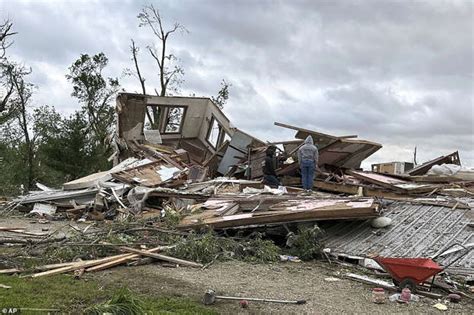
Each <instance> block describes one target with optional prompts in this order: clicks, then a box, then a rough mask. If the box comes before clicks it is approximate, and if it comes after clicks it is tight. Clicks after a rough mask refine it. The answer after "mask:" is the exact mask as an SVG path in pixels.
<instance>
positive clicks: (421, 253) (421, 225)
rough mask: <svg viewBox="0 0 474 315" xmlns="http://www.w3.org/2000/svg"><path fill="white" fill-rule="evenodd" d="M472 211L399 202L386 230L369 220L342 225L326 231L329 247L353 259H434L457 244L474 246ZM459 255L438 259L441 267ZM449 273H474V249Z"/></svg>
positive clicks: (390, 212) (391, 208)
mask: <svg viewBox="0 0 474 315" xmlns="http://www.w3.org/2000/svg"><path fill="white" fill-rule="evenodd" d="M473 212H474V211H473V209H472V208H471V209H467V210H466V209H455V210H453V209H452V208H450V207H445V206H436V205H423V204H414V203H405V202H396V203H393V204H391V205H390V206H388V209H386V210H385V213H384V216H387V217H389V218H391V219H392V224H391V225H390V226H389V227H387V228H383V229H375V228H372V227H371V226H370V220H366V221H354V222H350V223H349V222H347V221H346V222H341V223H338V224H334V225H332V226H330V227H328V228H327V229H326V232H327V237H326V247H328V248H331V251H332V252H333V253H337V254H346V255H354V256H366V255H369V254H379V255H380V256H386V257H433V256H437V255H439V254H441V253H442V252H444V251H445V249H447V248H448V247H449V246H451V245H453V244H455V243H458V244H462V245H464V246H466V245H468V244H471V246H474V228H473V218H474V216H473V214H474V213H473ZM459 254H460V252H457V253H453V254H449V255H445V256H441V257H439V258H437V259H436V261H437V262H438V263H440V264H441V265H442V266H446V265H448V264H449V263H450V262H452V261H453V260H454V259H455V258H456V257H458V255H459ZM449 270H450V271H451V272H453V273H457V274H473V273H474V249H472V250H471V251H470V252H469V253H468V254H467V255H466V256H464V257H463V258H461V259H459V260H458V261H457V262H455V263H454V264H453V265H452V266H451V267H449Z"/></svg>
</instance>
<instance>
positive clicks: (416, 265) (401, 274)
mask: <svg viewBox="0 0 474 315" xmlns="http://www.w3.org/2000/svg"><path fill="white" fill-rule="evenodd" d="M453 246H460V247H462V248H463V249H464V253H463V254H462V255H460V256H459V257H457V258H456V259H454V260H453V261H452V262H450V263H449V264H448V265H447V266H444V267H442V266H440V265H439V264H438V263H437V262H435V261H434V260H433V259H435V258H436V257H433V258H395V257H381V256H376V257H374V258H373V259H374V260H375V261H376V262H377V263H378V264H380V265H381V266H382V267H383V268H384V269H385V270H386V271H387V272H388V273H389V274H390V276H391V277H392V279H393V283H394V284H395V285H396V286H398V287H399V288H400V289H404V288H409V289H410V290H411V291H412V292H415V291H416V286H417V285H419V284H422V283H424V282H426V281H427V280H428V279H429V278H430V277H433V279H432V280H431V285H430V289H429V290H430V291H431V287H432V286H433V283H434V280H435V276H436V275H437V274H438V273H440V272H441V271H444V270H445V269H446V268H448V267H449V266H451V265H452V264H454V263H455V262H456V261H458V260H459V259H461V258H462V257H464V256H465V255H466V254H467V253H469V251H470V250H471V248H466V247H465V246H463V245H461V244H453V245H451V246H450V247H449V248H447V249H445V250H443V251H442V252H441V253H444V252H446V251H447V250H448V249H451V248H452V247H453Z"/></svg>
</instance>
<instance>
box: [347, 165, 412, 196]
mask: <svg viewBox="0 0 474 315" xmlns="http://www.w3.org/2000/svg"><path fill="white" fill-rule="evenodd" d="M346 173H347V174H349V175H352V176H354V177H355V178H358V179H360V180H363V181H366V182H368V183H371V184H375V185H379V186H382V187H385V188H388V189H390V190H393V191H397V192H400V193H407V190H406V189H403V188H399V187H397V186H395V184H408V182H407V181H404V180H400V179H396V178H391V177H388V176H384V175H382V174H375V173H364V172H358V171H352V170H347V171H346Z"/></svg>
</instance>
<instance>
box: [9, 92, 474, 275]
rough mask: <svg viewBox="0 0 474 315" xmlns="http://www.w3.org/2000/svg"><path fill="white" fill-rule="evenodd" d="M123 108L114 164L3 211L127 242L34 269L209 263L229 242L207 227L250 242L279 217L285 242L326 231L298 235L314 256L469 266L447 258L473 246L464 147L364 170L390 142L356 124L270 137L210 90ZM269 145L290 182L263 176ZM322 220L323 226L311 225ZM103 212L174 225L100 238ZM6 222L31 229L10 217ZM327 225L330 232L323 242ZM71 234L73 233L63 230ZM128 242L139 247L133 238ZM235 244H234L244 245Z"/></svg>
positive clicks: (143, 225) (117, 218)
mask: <svg viewBox="0 0 474 315" xmlns="http://www.w3.org/2000/svg"><path fill="white" fill-rule="evenodd" d="M117 112H118V126H117V134H116V137H115V141H114V144H115V148H116V150H115V153H114V154H113V155H112V156H111V157H110V160H111V161H112V160H113V161H114V165H115V166H114V167H113V168H111V169H110V170H105V171H101V172H98V173H95V174H91V175H88V176H86V177H83V178H79V179H76V180H73V181H70V182H67V183H64V184H63V187H62V188H61V189H53V188H49V187H46V186H45V185H42V184H39V183H38V184H37V187H38V190H37V191H31V192H29V193H28V194H26V195H24V196H20V197H18V198H16V199H14V200H13V201H12V202H10V203H8V204H7V205H6V206H5V207H4V208H3V210H2V213H3V214H7V213H10V212H12V211H13V210H15V209H16V210H20V211H23V212H28V215H29V216H36V217H38V216H39V217H40V218H41V219H42V220H61V219H67V220H72V221H75V222H88V223H90V224H93V225H94V228H91V230H94V233H98V234H95V235H96V236H97V239H96V240H91V239H90V238H89V237H90V236H87V237H86V236H84V235H88V233H85V231H84V230H81V231H80V234H81V235H83V236H84V237H86V238H87V241H88V242H91V241H92V243H91V245H103V246H105V247H107V246H109V247H107V248H114V249H115V252H116V251H117V249H118V250H119V251H120V252H122V253H120V254H117V253H115V255H111V252H107V253H106V254H107V255H108V256H105V257H104V256H100V257H101V258H97V257H95V258H93V259H92V258H91V259H85V260H82V261H72V262H71V261H69V262H62V263H59V264H52V265H46V266H39V267H38V268H39V269H38V268H37V270H36V271H39V272H35V273H33V274H32V276H33V277H37V276H43V275H50V274H56V273H63V272H72V271H76V272H77V271H78V270H79V271H81V270H82V271H85V272H90V271H97V270H102V269H105V268H109V267H112V266H117V265H121V264H127V263H129V264H138V263H144V262H146V261H148V262H149V261H152V260H158V261H162V262H166V263H171V264H175V265H176V264H178V265H183V266H191V267H201V268H202V267H203V266H204V265H203V264H206V263H209V262H212V261H213V260H215V259H216V258H217V257H215V256H219V255H221V253H222V252H225V251H226V249H225V248H229V247H231V246H230V245H229V247H226V246H222V247H219V248H218V249H216V248H212V249H209V248H205V249H202V247H199V246H200V245H199V244H201V245H203V244H208V243H209V242H207V243H206V242H205V241H202V242H201V243H199V240H202V238H204V240H205V237H206V236H202V235H203V234H200V233H201V232H208V231H209V230H213V231H217V232H219V233H221V234H220V235H225V237H233V236H235V235H236V234H238V233H240V232H244V233H247V234H246V235H245V236H244V238H245V237H247V238H246V241H248V240H249V238H248V237H249V235H252V234H251V233H255V232H256V231H264V233H266V234H267V235H268V234H271V233H270V232H273V230H272V229H274V228H276V229H278V228H279V229H280V230H279V231H280V232H278V233H280V235H281V233H282V232H281V231H283V234H284V237H283V238H284V239H285V241H284V242H286V243H285V245H284V246H286V247H291V244H290V243H292V241H291V240H293V243H298V241H297V240H298V237H294V236H295V235H294V233H295V232H297V231H299V232H300V234H301V235H303V234H304V233H306V232H301V231H302V230H301V227H302V226H308V227H309V230H307V231H313V232H312V233H313V234H311V235H313V236H314V235H316V234H317V236H318V239H317V240H312V241H309V242H308V241H306V242H305V241H304V239H303V238H300V243H301V244H302V245H301V246H304V248H306V249H305V250H304V251H305V252H303V253H302V254H299V256H301V257H302V258H309V259H310V258H312V257H315V255H314V254H315V253H316V252H317V251H320V252H321V253H322V254H321V255H322V256H324V257H326V258H327V259H328V260H331V259H345V258H350V259H352V260H356V261H358V263H359V264H364V263H366V259H367V256H368V255H370V254H373V255H376V256H377V255H384V256H386V257H391V256H393V257H407V256H408V257H428V256H429V255H432V256H433V257H441V258H442V259H444V260H442V261H441V262H442V264H444V265H451V266H450V267H449V268H448V269H447V270H449V271H451V272H454V273H456V274H464V275H465V274H469V273H470V274H472V270H473V269H474V265H473V261H474V256H473V254H472V253H469V252H467V253H466V254H465V256H463V258H462V259H459V260H457V261H456V262H455V263H453V264H450V262H451V260H452V259H451V258H450V257H451V256H450V254H451V253H450V252H446V248H447V247H448V246H452V245H453V244H455V243H459V244H460V246H461V247H459V248H458V249H459V250H460V248H467V249H469V248H472V247H474V236H473V235H474V234H473V233H472V228H473V221H472V217H473V216H472V207H473V204H474V202H473V200H474V199H473V195H474V171H473V170H471V169H467V168H463V167H461V163H460V158H459V155H458V152H454V153H452V154H449V155H446V156H441V157H439V158H436V159H434V160H432V161H428V162H426V163H424V164H422V165H419V166H415V167H413V168H412V167H409V166H408V164H406V163H405V164H403V169H404V170H405V171H404V172H401V171H400V165H401V164H400V163H398V164H397V163H395V164H393V163H383V164H377V165H374V166H373V168H372V171H371V172H367V171H362V170H361V168H360V166H361V163H362V161H363V160H365V159H366V158H367V157H369V156H370V155H372V154H373V153H374V152H376V151H377V150H379V149H380V148H381V147H382V145H380V144H378V143H375V142H371V141H367V140H360V139H358V136H356V135H345V136H333V135H329V134H324V133H321V132H317V131H313V130H308V129H303V128H299V127H296V126H292V125H288V124H283V123H278V122H276V123H275V125H277V126H279V127H283V128H287V129H291V130H295V131H296V134H295V139H293V140H286V141H281V142H273V143H269V142H263V141H261V140H259V139H257V138H255V137H253V136H251V135H249V134H247V133H245V132H243V131H241V130H239V129H237V128H235V127H233V126H232V125H231V123H230V121H229V120H228V118H227V117H226V116H225V115H224V114H223V113H222V111H221V110H220V109H219V108H218V107H217V106H216V105H215V104H214V103H212V101H211V100H209V99H207V98H195V97H191V98H184V97H158V96H144V95H138V94H129V93H121V94H120V95H119V96H118V98H117ZM308 136H311V137H312V138H313V140H314V143H315V145H317V147H318V149H319V160H318V165H317V167H318V169H317V172H316V174H317V176H316V178H315V180H314V187H315V191H313V192H312V193H305V192H304V191H303V190H302V189H301V188H300V187H301V174H300V169H299V163H298V158H297V152H298V149H299V147H300V146H301V145H302V144H303V141H304V139H305V138H306V137H308ZM270 146H275V147H276V148H277V151H278V152H277V154H276V156H275V157H274V164H275V169H276V174H277V175H278V177H279V179H280V181H281V183H282V185H283V186H280V187H269V186H266V185H264V184H263V182H262V177H263V172H262V164H263V163H264V161H265V159H266V152H267V149H268V148H269V147H270ZM392 164H393V165H392ZM391 165H392V166H393V167H391ZM0 202H4V201H0ZM381 216H383V218H384V219H383V220H379V221H374V222H372V224H371V220H372V219H376V218H379V217H381ZM102 221H103V222H102ZM316 221H318V225H314V224H315V222H316ZM104 222H114V223H113V224H121V223H123V224H129V223H132V224H137V225H136V226H134V228H135V229H142V230H141V231H153V232H157V233H162V234H160V235H167V238H165V239H167V242H165V244H163V242H162V241H163V238H162V237H161V238H160V239H153V238H149V239H148V240H147V239H146V237H145V238H141V239H140V240H138V243H137V238H134V241H135V243H132V242H122V243H121V244H110V242H109V243H107V242H106V243H104V242H103V240H104V235H105V234H103V233H102V234H101V232H100V228H99V226H100V224H105V223H104ZM102 226H103V225H102ZM315 227H317V229H319V227H322V228H323V230H325V233H319V232H318V233H316V234H314V233H315V232H314V231H316V230H315ZM5 229H6V228H5ZM95 229H98V231H95ZM147 229H148V230H147ZM132 230H133V229H132ZM112 231H114V232H113V233H118V232H120V233H122V232H124V231H123V230H121V231H118V230H113V229H110V230H109V233H112ZM318 231H319V230H318ZM8 232H9V233H15V232H20V233H21V232H23V233H24V232H25V231H24V230H21V229H12V228H10V229H9V230H8ZM89 232H91V231H89ZM292 233H293V234H292ZM125 234H126V233H125ZM51 235H52V234H48V235H47V237H45V238H42V239H35V240H31V239H26V240H25V239H23V240H18V239H17V240H15V238H12V237H8V238H3V239H1V238H0V243H1V244H10V245H11V244H20V245H22V246H23V245H24V246H26V245H28V244H30V245H31V244H36V245H38V244H41V243H40V242H43V243H50V242H52V241H51V240H52V239H54V238H52V236H51ZM301 235H300V236H301ZM308 235H309V234H308ZM323 235H324V237H325V239H324V242H320V240H321V238H322V237H323ZM29 236H32V235H29ZM36 236H39V235H36ZM109 236H110V234H109ZM142 236H143V235H142ZM173 236H178V238H173ZM191 236H192V237H191ZM183 238H184V239H183ZM250 238H252V237H251V236H250ZM97 240H99V241H97ZM191 240H194V241H195V242H196V244H197V245H196V247H195V249H196V250H197V251H201V250H202V252H205V253H208V256H214V257H207V258H206V259H202V256H199V255H196V256H193V255H192V254H190V253H186V251H187V249H188V248H186V249H184V250H183V248H182V244H183V242H186V241H191ZM295 240H296V241H295ZM56 241H58V240H56ZM63 241H64V242H65V244H67V243H68V242H69V243H70V240H68V237H67V236H63ZM82 241H84V239H82ZM313 241H314V243H317V247H314V246H313V245H314V244H313V243H312V242H313ZM101 242H102V243H101ZM160 242H161V243H160ZM100 243H101V244H100ZM324 243H325V246H326V248H325V249H324V251H322V249H323V247H324V246H323V245H324ZM124 244H125V245H124ZM130 244H133V245H140V246H141V247H140V248H136V246H135V247H134V248H132V247H130V246H129V245H130ZM126 245H127V246H126ZM157 245H159V246H157ZM237 247H238V246H237ZM232 248H234V251H237V250H236V249H235V248H236V246H233V247H232ZM163 251H165V253H163ZM170 253H171V254H172V255H171V256H170ZM294 253H295V252H289V254H293V255H294ZM305 253H306V254H308V255H307V257H305ZM267 254H268V255H267ZM278 254H279V253H278V252H277V251H272V249H270V250H269V251H268V252H266V254H265V255H266V256H265V257H270V256H271V257H276V258H275V259H278ZM173 255H174V256H176V257H180V258H176V257H174V256H173ZM244 256H245V255H244ZM252 257H255V256H252ZM183 258H187V259H189V260H185V259H183ZM272 259H273V258H272ZM450 259H451V260H450ZM190 260H192V261H190ZM263 260H266V258H265V259H263ZM195 261H196V262H195ZM374 263H375V264H376V262H374ZM379 267H380V266H379ZM0 272H3V273H12V272H21V270H20V269H12V270H10V271H5V270H2V271H0Z"/></svg>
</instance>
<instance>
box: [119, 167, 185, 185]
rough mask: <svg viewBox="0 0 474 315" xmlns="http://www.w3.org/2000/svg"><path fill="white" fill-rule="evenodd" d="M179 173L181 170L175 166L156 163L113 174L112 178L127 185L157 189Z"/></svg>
mask: <svg viewBox="0 0 474 315" xmlns="http://www.w3.org/2000/svg"><path fill="white" fill-rule="evenodd" d="M179 171H180V169H178V168H177V167H175V166H172V165H169V164H166V163H163V162H162V161H156V162H152V163H148V164H145V165H141V166H138V167H135V168H132V169H128V170H123V171H120V172H117V173H113V174H112V177H113V178H115V179H117V180H119V181H121V182H124V183H127V184H139V185H142V186H146V187H155V186H158V185H160V184H161V183H163V182H165V181H167V180H169V179H171V178H172V177H173V174H174V173H176V172H179Z"/></svg>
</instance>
